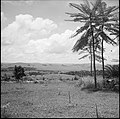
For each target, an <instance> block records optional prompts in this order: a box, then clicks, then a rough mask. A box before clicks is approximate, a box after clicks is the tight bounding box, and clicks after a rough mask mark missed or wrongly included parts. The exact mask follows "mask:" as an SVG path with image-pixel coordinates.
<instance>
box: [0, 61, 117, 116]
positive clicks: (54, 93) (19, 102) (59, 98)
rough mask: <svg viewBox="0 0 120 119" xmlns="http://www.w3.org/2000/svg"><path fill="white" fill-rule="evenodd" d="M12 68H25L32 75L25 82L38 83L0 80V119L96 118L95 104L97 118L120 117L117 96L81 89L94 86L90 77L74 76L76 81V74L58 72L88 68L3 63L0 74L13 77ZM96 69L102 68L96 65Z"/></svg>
mask: <svg viewBox="0 0 120 119" xmlns="http://www.w3.org/2000/svg"><path fill="white" fill-rule="evenodd" d="M15 65H21V66H22V67H24V68H25V73H26V74H29V72H31V73H33V75H30V74H29V75H27V76H26V78H27V80H29V79H30V80H38V81H39V83H33V82H29V83H27V82H23V83H16V82H14V81H13V82H4V81H1V117H12V118H18V117H19V118H55V117H57V118H96V117H97V116H96V105H97V109H98V115H99V117H102V118H118V117H119V93H115V92H113V91H107V92H105V91H96V92H94V91H90V90H89V91H88V90H86V89H85V90H81V89H82V87H83V86H84V85H89V84H90V86H93V85H94V80H93V77H91V76H84V77H79V76H76V77H77V79H78V80H73V79H74V78H75V75H68V74H60V73H59V72H69V71H80V70H89V69H90V65H88V64H79V65H78V64H37V63H33V64H28V63H17V64H16V63H15V64H14V63H13V64H10V63H8V64H5V63H2V66H1V75H3V76H4V74H5V73H6V74H7V76H13V69H14V66H15ZM97 69H98V70H100V69H101V66H100V65H97ZM35 72H39V73H41V74H43V75H35ZM43 77H44V78H45V80H43ZM11 78H12V77H11ZM13 79H14V78H13ZM101 81H102V77H101V76H100V75H99V76H97V82H99V83H101ZM6 105H7V106H6Z"/></svg>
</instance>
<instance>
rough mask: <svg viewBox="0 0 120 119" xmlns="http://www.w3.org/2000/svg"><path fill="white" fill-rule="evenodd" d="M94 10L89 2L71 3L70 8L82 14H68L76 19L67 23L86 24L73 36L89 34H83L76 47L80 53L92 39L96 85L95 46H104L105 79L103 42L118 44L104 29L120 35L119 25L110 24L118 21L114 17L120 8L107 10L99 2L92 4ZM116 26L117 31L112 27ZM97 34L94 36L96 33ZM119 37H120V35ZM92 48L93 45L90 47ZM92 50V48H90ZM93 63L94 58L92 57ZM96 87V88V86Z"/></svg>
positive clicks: (114, 7) (99, 0) (102, 3)
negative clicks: (119, 32)
mask: <svg viewBox="0 0 120 119" xmlns="http://www.w3.org/2000/svg"><path fill="white" fill-rule="evenodd" d="M91 4H92V6H93V8H92V9H90V5H89V3H88V1H87V0H86V4H80V5H78V4H74V3H70V6H72V7H74V8H76V9H78V10H79V11H80V13H66V14H69V15H70V17H74V19H73V20H67V21H74V22H85V25H84V26H83V27H81V28H80V29H78V30H76V34H74V35H73V37H75V36H76V35H78V34H80V33H82V32H84V31H87V32H89V34H87V33H83V35H82V36H81V38H80V39H79V40H78V41H77V42H76V44H75V45H74V48H73V49H74V51H78V50H80V49H83V48H84V47H85V46H86V45H87V44H88V39H89V37H92V42H93V43H92V49H93V61H94V62H93V63H94V64H93V66H94V79H95V85H96V69H95V58H96V57H95V48H94V47H95V45H96V47H97V45H98V44H99V43H101V45H102V51H101V54H102V66H103V78H104V56H103V51H104V50H103V49H104V47H103V40H104V41H105V42H107V43H109V44H112V45H114V44H116V42H115V41H114V39H111V38H110V37H109V36H108V35H107V34H106V33H105V31H104V29H107V30H108V31H110V32H111V31H112V32H111V34H110V35H115V34H117V35H118V31H119V27H118V26H119V25H116V24H114V23H109V22H111V21H116V19H115V18H114V17H113V16H114V14H112V12H114V11H115V10H117V9H118V8H119V7H116V6H113V7H108V8H106V7H105V5H106V3H105V2H102V0H97V1H96V2H95V4H93V3H91ZM115 25H116V29H115V28H113V27H112V26H115ZM95 32H96V34H95V35H94V33H95ZM118 36H119V35H118ZM95 40H98V44H96V43H95ZM90 46H91V45H90ZM90 49H91V48H90ZM91 61H92V57H91ZM95 87H96V86H95Z"/></svg>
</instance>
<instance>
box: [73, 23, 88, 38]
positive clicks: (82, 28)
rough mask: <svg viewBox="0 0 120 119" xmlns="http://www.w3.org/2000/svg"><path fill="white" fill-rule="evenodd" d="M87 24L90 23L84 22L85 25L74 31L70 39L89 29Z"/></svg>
mask: <svg viewBox="0 0 120 119" xmlns="http://www.w3.org/2000/svg"><path fill="white" fill-rule="evenodd" d="M89 23H90V22H89V21H88V22H86V24H85V25H84V26H83V27H81V28H79V29H78V30H76V33H75V34H74V35H72V36H71V38H73V37H75V36H77V35H78V34H80V33H81V32H83V31H85V30H87V29H88V28H89Z"/></svg>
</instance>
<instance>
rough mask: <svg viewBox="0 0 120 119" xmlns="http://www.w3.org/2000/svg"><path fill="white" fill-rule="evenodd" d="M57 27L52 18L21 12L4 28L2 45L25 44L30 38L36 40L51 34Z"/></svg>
mask: <svg viewBox="0 0 120 119" xmlns="http://www.w3.org/2000/svg"><path fill="white" fill-rule="evenodd" d="M56 28H57V25H56V24H55V23H54V22H53V21H52V20H49V19H43V18H39V17H38V18H33V16H31V15H28V14H25V15H22V14H20V15H17V16H16V17H15V21H14V22H13V23H11V24H9V25H8V26H7V27H6V28H4V29H3V30H2V45H8V44H9V45H10V44H13V43H14V44H18V45H20V44H25V43H27V42H28V41H29V40H30V39H32V40H36V39H39V38H41V37H42V36H45V35H47V34H50V33H51V32H52V31H53V30H54V29H56Z"/></svg>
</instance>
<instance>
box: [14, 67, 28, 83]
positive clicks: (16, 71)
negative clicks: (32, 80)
mask: <svg viewBox="0 0 120 119" xmlns="http://www.w3.org/2000/svg"><path fill="white" fill-rule="evenodd" d="M13 73H14V76H15V79H16V81H17V82H19V80H21V79H22V77H23V76H26V75H25V73H24V68H22V67H21V66H18V67H17V66H16V65H15V68H14V72H13Z"/></svg>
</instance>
